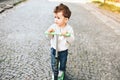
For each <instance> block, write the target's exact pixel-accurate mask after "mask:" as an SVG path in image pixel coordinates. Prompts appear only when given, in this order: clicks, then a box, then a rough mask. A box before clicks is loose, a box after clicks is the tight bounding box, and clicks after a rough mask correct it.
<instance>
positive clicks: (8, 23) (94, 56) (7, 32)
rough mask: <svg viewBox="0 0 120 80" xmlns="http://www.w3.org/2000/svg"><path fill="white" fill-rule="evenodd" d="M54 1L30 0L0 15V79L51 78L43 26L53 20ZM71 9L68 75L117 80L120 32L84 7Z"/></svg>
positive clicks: (79, 78) (74, 78) (70, 77)
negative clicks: (72, 35) (71, 39)
mask: <svg viewBox="0 0 120 80" xmlns="http://www.w3.org/2000/svg"><path fill="white" fill-rule="evenodd" d="M58 4H59V3H58V2H49V1H47V0H29V1H27V2H25V3H22V4H20V5H18V6H16V7H14V8H13V9H11V10H7V11H5V12H4V13H2V14H0V80H50V79H51V68H50V53H49V46H50V45H49V40H48V39H47V38H46V37H45V35H44V31H45V30H46V29H47V28H48V27H49V25H51V24H52V23H53V14H52V11H53V9H54V7H55V6H56V5H58ZM65 4H67V5H68V6H69V7H70V9H71V10H72V17H71V19H70V21H69V24H71V25H72V26H73V29H74V31H75V37H76V39H75V43H74V44H73V45H72V46H71V47H70V50H69V56H68V63H67V71H66V76H67V77H66V78H67V79H66V80H119V79H120V62H119V61H120V54H119V53H120V52H119V51H120V36H119V35H117V34H116V33H115V32H114V31H113V29H111V28H110V27H109V26H108V25H106V24H105V23H104V22H103V21H101V19H99V18H98V17H96V16H95V15H94V14H92V13H91V12H90V10H88V9H86V8H85V6H83V4H79V5H78V4H76V3H65Z"/></svg>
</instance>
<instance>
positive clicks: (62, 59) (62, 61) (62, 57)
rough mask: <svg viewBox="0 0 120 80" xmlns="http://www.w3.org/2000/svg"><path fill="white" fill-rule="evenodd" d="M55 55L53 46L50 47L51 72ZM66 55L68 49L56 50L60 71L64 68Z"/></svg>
mask: <svg viewBox="0 0 120 80" xmlns="http://www.w3.org/2000/svg"><path fill="white" fill-rule="evenodd" d="M55 55H56V50H55V49H54V48H51V66H52V71H53V72H54V67H55ZM67 55H68V49H67V50H65V51H59V52H58V60H59V62H60V67H59V70H60V71H65V70H66V63H67Z"/></svg>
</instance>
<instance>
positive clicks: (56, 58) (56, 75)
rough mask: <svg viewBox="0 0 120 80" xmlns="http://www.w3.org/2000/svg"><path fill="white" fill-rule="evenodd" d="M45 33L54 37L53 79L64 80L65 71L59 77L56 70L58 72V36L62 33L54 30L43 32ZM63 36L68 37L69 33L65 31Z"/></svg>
mask: <svg viewBox="0 0 120 80" xmlns="http://www.w3.org/2000/svg"><path fill="white" fill-rule="evenodd" d="M45 34H46V35H54V36H55V37H56V55H55V71H54V80H64V77H65V73H63V74H62V76H61V77H58V72H59V59H58V37H59V36H62V34H59V33H55V32H51V33H48V32H45ZM65 36H67V37H69V36H70V34H69V33H67V34H65Z"/></svg>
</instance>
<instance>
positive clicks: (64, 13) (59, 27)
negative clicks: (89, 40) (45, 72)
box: [47, 3, 74, 77]
mask: <svg viewBox="0 0 120 80" xmlns="http://www.w3.org/2000/svg"><path fill="white" fill-rule="evenodd" d="M70 16H71V11H70V9H69V8H68V7H67V6H66V5H64V4H62V3H61V4H60V5H58V6H56V8H55V9H54V22H55V23H54V24H52V25H51V26H50V27H49V28H48V30H47V32H48V33H51V32H55V33H61V35H62V36H59V37H58V59H59V62H60V68H59V74H58V77H60V76H61V75H62V74H63V73H64V72H65V70H66V62H67V55H68V47H69V45H70V44H71V43H72V42H73V41H74V33H73V29H72V27H71V26H70V25H68V24H67V23H68V20H69V18H70ZM67 33H69V34H70V36H69V37H68V36H66V35H65V34H67ZM49 37H50V39H51V66H52V71H53V72H54V66H55V54H56V52H55V50H56V39H55V37H54V36H53V35H49Z"/></svg>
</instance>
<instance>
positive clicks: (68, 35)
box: [45, 32, 71, 37]
mask: <svg viewBox="0 0 120 80" xmlns="http://www.w3.org/2000/svg"><path fill="white" fill-rule="evenodd" d="M45 34H46V35H59V36H62V34H61V33H56V32H51V33H49V32H45ZM65 36H67V37H70V36H71V34H70V33H66V34H65Z"/></svg>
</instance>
